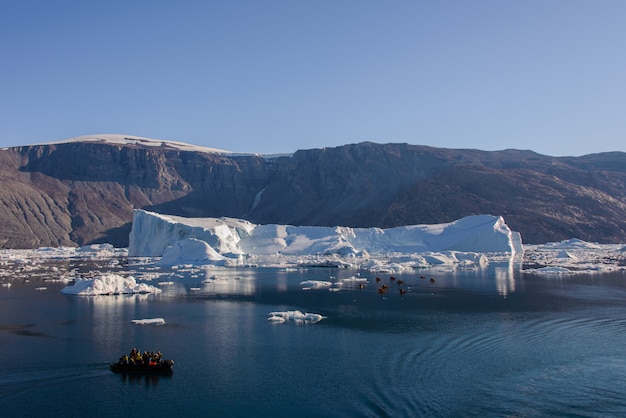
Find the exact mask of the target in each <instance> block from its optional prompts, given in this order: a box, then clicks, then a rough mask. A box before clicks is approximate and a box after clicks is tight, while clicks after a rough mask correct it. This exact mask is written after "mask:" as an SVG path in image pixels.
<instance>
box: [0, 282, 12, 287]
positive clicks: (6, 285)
mask: <svg viewBox="0 0 626 418" xmlns="http://www.w3.org/2000/svg"><path fill="white" fill-rule="evenodd" d="M2 287H11V283H2Z"/></svg>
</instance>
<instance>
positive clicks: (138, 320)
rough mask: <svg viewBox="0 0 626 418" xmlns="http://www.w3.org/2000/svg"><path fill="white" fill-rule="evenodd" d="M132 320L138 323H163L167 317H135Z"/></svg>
mask: <svg viewBox="0 0 626 418" xmlns="http://www.w3.org/2000/svg"><path fill="white" fill-rule="evenodd" d="M130 322H131V323H133V324H136V325H163V324H165V319H163V318H146V319H133V320H132V321H130Z"/></svg>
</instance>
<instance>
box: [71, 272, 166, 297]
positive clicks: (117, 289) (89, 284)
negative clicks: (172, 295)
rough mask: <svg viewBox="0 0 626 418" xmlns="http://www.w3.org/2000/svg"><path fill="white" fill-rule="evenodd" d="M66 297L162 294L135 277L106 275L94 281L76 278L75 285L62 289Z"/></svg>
mask: <svg viewBox="0 0 626 418" xmlns="http://www.w3.org/2000/svg"><path fill="white" fill-rule="evenodd" d="M61 293H64V294H66V295H79V296H96V295H121V294H134V293H161V289H159V288H158V287H154V286H151V285H148V284H145V283H137V281H136V280H135V278H134V277H122V276H118V275H117V274H106V275H103V276H100V277H96V278H94V279H83V278H76V279H75V282H74V284H73V285H69V286H66V287H64V288H63V289H61Z"/></svg>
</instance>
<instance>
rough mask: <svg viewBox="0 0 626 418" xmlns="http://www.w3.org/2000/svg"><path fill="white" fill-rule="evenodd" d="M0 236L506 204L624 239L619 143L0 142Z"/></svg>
mask: <svg viewBox="0 0 626 418" xmlns="http://www.w3.org/2000/svg"><path fill="white" fill-rule="evenodd" d="M0 179H1V182H0V219H1V220H2V222H1V223H0V246H1V247H3V248H35V247H40V246H59V245H69V246H73V245H86V244H90V243H99V242H109V243H112V244H114V245H116V246H127V245H128V234H129V232H130V223H131V221H132V217H133V213H132V211H133V209H146V210H149V211H153V212H158V213H165V214H171V215H178V216H185V217H220V216H228V217H235V218H243V219H248V220H250V221H251V222H254V223H257V224H264V223H277V224H291V225H320V226H335V225H342V226H351V227H370V226H378V227H382V228H390V227H394V226H400V225H408V224H424V223H441V222H449V221H453V220H456V219H460V218H462V217H465V216H468V215H475V214H494V215H502V216H503V217H504V218H505V220H506V222H507V224H508V225H509V226H510V227H511V229H513V230H516V231H519V232H520V233H521V235H522V239H523V240H524V242H525V243H543V242H548V241H559V240H563V239H569V238H573V237H576V238H580V239H583V240H586V241H596V242H605V243H611V242H613V243H615V242H626V154H625V153H605V154H593V155H588V156H583V157H577V158H573V157H564V158H554V157H548V156H543V155H539V154H536V153H533V152H530V151H517V150H507V151H498V152H486V151H477V150H450V149H440V148H431V147H424V146H414V145H407V144H374V143H361V144H355V145H346V146H342V147H337V148H324V149H313V150H306V151H298V152H296V153H295V154H294V155H292V156H284V157H277V158H264V157H262V156H255V155H249V156H236V155H230V154H227V153H210V152H200V151H189V150H181V149H177V148H174V147H168V146H166V145H165V144H163V146H159V147H155V146H151V147H148V146H144V145H142V144H141V143H133V142H129V143H110V142H67V143H59V144H50V145H35V146H24V147H15V148H8V149H2V150H0Z"/></svg>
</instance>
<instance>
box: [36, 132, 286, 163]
mask: <svg viewBox="0 0 626 418" xmlns="http://www.w3.org/2000/svg"><path fill="white" fill-rule="evenodd" d="M72 142H99V143H103V144H113V145H115V144H117V145H133V146H137V147H153V148H157V147H158V148H165V149H175V150H179V151H194V152H205V153H212V154H227V155H228V156H230V157H241V156H251V155H255V156H260V157H263V158H265V159H273V158H277V157H286V156H291V155H292V154H291V153H284V154H258V153H254V152H248V153H245V152H244V153H235V152H232V151H227V150H223V149H219V148H211V147H202V146H199V145H192V144H188V143H186V142H179V141H170V140H165V139H153V138H145V137H141V136H136V135H121V134H98V135H83V136H78V137H76V138H70V139H64V140H59V141H51V142H42V143H39V144H37V145H55V144H66V143H72Z"/></svg>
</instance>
